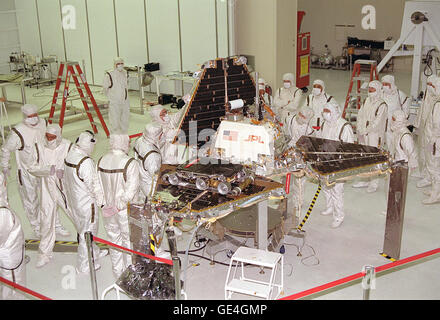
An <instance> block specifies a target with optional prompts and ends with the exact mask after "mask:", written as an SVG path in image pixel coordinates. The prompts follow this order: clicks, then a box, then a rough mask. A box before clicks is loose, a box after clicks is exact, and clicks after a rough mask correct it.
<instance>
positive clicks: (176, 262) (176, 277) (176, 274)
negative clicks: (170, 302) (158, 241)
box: [166, 227, 182, 300]
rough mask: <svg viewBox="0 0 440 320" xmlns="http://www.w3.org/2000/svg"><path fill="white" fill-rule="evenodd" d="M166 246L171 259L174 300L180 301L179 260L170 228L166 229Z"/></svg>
mask: <svg viewBox="0 0 440 320" xmlns="http://www.w3.org/2000/svg"><path fill="white" fill-rule="evenodd" d="M166 233H167V238H168V245H169V247H170V253H171V259H172V260H173V274H174V284H175V291H176V300H182V288H181V285H180V258H179V257H178V256H177V241H176V235H175V234H174V230H173V229H172V228H169V227H168V228H167V229H166Z"/></svg>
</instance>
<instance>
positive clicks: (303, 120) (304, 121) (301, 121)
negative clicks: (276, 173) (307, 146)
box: [296, 114, 307, 125]
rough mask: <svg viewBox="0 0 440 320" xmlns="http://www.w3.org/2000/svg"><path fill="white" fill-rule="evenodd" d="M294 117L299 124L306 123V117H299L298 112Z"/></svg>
mask: <svg viewBox="0 0 440 320" xmlns="http://www.w3.org/2000/svg"><path fill="white" fill-rule="evenodd" d="M296 118H297V119H296V121H297V122H298V124H300V125H304V124H306V123H307V119H305V118H303V117H301V116H300V115H299V114H298V116H297V117H296Z"/></svg>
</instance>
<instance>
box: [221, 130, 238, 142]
mask: <svg viewBox="0 0 440 320" xmlns="http://www.w3.org/2000/svg"><path fill="white" fill-rule="evenodd" d="M223 140H228V141H237V140H238V132H237V131H231V130H225V131H223Z"/></svg>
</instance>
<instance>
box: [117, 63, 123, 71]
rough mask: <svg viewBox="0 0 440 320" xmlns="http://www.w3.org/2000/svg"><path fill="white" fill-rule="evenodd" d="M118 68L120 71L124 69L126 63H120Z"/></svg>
mask: <svg viewBox="0 0 440 320" xmlns="http://www.w3.org/2000/svg"><path fill="white" fill-rule="evenodd" d="M116 69H118V71H124V65H123V64H118V66H117V67H116Z"/></svg>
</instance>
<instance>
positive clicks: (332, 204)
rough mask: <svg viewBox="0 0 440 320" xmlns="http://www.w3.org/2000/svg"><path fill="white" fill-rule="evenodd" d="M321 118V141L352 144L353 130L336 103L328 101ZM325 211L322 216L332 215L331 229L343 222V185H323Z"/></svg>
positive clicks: (319, 133) (318, 134)
mask: <svg viewBox="0 0 440 320" xmlns="http://www.w3.org/2000/svg"><path fill="white" fill-rule="evenodd" d="M322 117H323V119H324V122H323V123H322V126H321V129H320V130H319V131H318V132H317V136H318V137H319V138H323V139H329V140H336V141H341V142H348V143H354V134H353V129H352V127H351V125H350V123H348V122H347V121H346V120H345V119H343V118H342V117H341V110H340V107H339V105H338V103H337V102H336V101H330V102H329V103H327V104H326V105H325V106H324V109H323V112H322ZM322 190H323V191H324V194H325V198H326V209H325V210H324V211H323V212H321V214H322V215H333V222H332V224H331V227H332V228H338V227H339V226H340V225H341V223H342V222H343V221H344V217H345V213H344V183H335V184H334V185H333V186H330V187H329V186H326V185H324V186H323V188H322Z"/></svg>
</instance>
